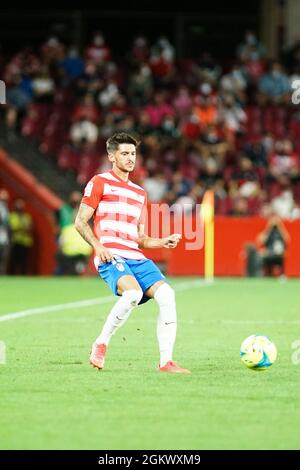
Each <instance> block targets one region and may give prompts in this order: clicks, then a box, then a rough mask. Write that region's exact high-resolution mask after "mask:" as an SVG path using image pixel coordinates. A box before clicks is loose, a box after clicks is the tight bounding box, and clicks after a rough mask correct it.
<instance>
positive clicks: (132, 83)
mask: <svg viewBox="0 0 300 470" xmlns="http://www.w3.org/2000/svg"><path fill="white" fill-rule="evenodd" d="M126 91H127V95H128V100H129V103H130V104H131V105H132V106H143V105H146V104H147V103H148V101H149V100H150V98H151V96H152V93H153V77H152V71H151V68H150V67H149V66H148V64H146V63H140V64H138V65H137V66H136V67H135V69H134V70H133V72H132V73H131V75H130V77H129V80H128V86H127V90H126Z"/></svg>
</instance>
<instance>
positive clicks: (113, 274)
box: [98, 256, 165, 305]
mask: <svg viewBox="0 0 300 470" xmlns="http://www.w3.org/2000/svg"><path fill="white" fill-rule="evenodd" d="M98 273H99V275H100V277H102V279H104V281H105V282H106V283H107V284H108V285H109V287H110V288H111V290H112V291H113V293H114V294H115V295H120V294H118V292H117V290H118V288H117V282H118V279H120V277H122V276H124V275H129V276H133V277H135V279H136V280H137V282H138V283H139V285H140V287H141V289H142V291H143V292H145V291H146V290H147V289H149V287H151V286H152V285H153V284H154V283H155V282H157V281H164V280H165V276H164V275H163V274H162V273H161V272H160V270H159V269H158V267H157V266H156V264H155V263H153V261H151V260H150V259H139V260H133V259H125V258H121V257H120V256H118V257H115V260H114V261H112V262H107V263H102V264H99V266H98ZM148 300H150V297H148V296H147V295H145V294H144V295H143V297H142V299H141V301H140V302H139V305H140V304H143V303H145V302H147V301H148Z"/></svg>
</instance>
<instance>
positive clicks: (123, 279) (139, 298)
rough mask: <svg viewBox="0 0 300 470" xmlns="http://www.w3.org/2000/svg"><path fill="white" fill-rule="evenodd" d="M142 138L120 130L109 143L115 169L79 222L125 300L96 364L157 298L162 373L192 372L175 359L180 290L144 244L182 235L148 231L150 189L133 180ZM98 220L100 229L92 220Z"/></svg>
mask: <svg viewBox="0 0 300 470" xmlns="http://www.w3.org/2000/svg"><path fill="white" fill-rule="evenodd" d="M137 146H138V142H137V141H136V139H134V138H133V137H132V136H130V135H129V134H126V133H123V132H121V133H116V134H114V135H113V136H112V137H110V138H109V139H108V140H107V142H106V148H107V153H108V159H109V161H110V162H111V163H112V170H110V171H106V172H104V173H100V174H98V175H95V176H94V177H93V178H92V179H91V180H90V181H89V182H88V184H87V185H86V187H85V190H84V195H83V198H82V200H81V204H80V207H79V210H78V213H77V216H76V220H75V226H76V229H77V230H78V232H79V233H80V234H81V236H82V237H83V238H84V239H85V240H86V241H87V242H88V243H89V244H90V245H91V246H92V247H93V248H94V251H95V258H94V261H95V266H96V268H97V270H98V273H99V275H100V276H101V277H102V279H104V281H106V283H107V284H108V285H109V287H110V288H111V290H112V291H113V293H114V294H115V295H117V296H120V298H119V299H118V300H117V302H116V303H115V305H114V306H113V308H112V309H111V311H110V313H109V315H108V317H107V319H106V321H105V323H104V326H103V328H102V331H101V333H100V335H99V336H98V338H97V339H96V341H95V342H94V344H93V345H92V351H91V355H90V363H91V364H92V365H93V366H94V367H97V368H98V369H102V368H103V367H104V361H105V354H106V350H107V346H108V344H109V342H110V339H111V337H112V335H113V334H114V333H115V332H116V331H117V329H118V328H120V326H121V325H123V324H124V323H125V322H126V320H127V319H128V317H129V315H130V313H131V311H132V309H133V308H134V307H135V306H137V305H140V304H142V303H144V302H147V301H148V300H149V299H151V298H154V299H155V300H156V302H157V303H158V305H159V316H158V321H157V338H158V343H159V351H160V361H159V366H158V370H160V371H162V372H173V373H189V372H190V371H189V370H187V369H183V368H181V367H179V366H178V365H177V364H176V363H175V362H174V361H173V347H174V343H175V338H176V304H175V293H174V290H173V289H172V288H171V287H170V285H169V284H168V283H167V282H166V280H165V276H164V275H163V274H162V273H161V272H160V270H159V269H158V267H157V266H156V265H155V264H154V263H153V261H151V260H149V259H147V258H146V257H145V256H144V254H143V252H142V251H141V248H162V247H166V248H175V247H176V246H177V244H178V242H179V240H180V238H181V235H179V234H173V235H170V236H168V237H166V238H152V237H149V236H147V235H146V234H145V217H146V204H147V199H146V193H145V190H144V189H143V188H141V187H140V186H138V185H137V184H134V183H132V182H131V181H130V180H129V179H128V175H129V173H131V172H132V171H133V170H134V167H135V162H136V149H137ZM92 217H93V219H94V232H93V230H92V228H91V227H90V225H89V220H90V219H91V218H92Z"/></svg>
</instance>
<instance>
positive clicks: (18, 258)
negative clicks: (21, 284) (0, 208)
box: [10, 199, 33, 275]
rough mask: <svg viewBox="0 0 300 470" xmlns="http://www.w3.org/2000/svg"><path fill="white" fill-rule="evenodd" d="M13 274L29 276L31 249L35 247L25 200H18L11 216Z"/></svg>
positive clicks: (30, 219)
mask: <svg viewBox="0 0 300 470" xmlns="http://www.w3.org/2000/svg"><path fill="white" fill-rule="evenodd" d="M10 226H11V231H12V240H11V274H23V275H24V274H27V272H28V260H29V253H30V248H31V247H32V246H33V234H32V230H33V224H32V218H31V215H30V214H29V212H27V211H26V210H25V202H24V200H23V199H16V201H15V202H14V205H13V210H12V212H11V214H10Z"/></svg>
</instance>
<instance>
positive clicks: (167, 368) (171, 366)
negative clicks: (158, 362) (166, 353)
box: [159, 361, 191, 374]
mask: <svg viewBox="0 0 300 470" xmlns="http://www.w3.org/2000/svg"><path fill="white" fill-rule="evenodd" d="M159 370H160V371H161V372H172V373H175V374H190V373H191V371H190V370H188V369H183V368H182V367H179V366H178V365H177V364H176V363H175V362H173V361H168V362H167V363H166V364H165V365H164V366H163V367H160V366H159Z"/></svg>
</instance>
